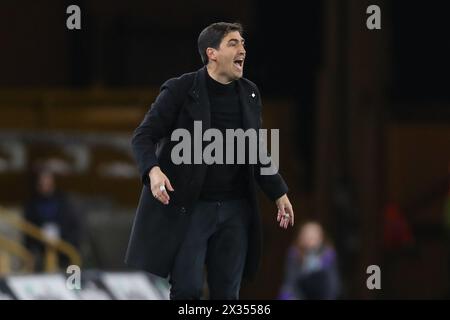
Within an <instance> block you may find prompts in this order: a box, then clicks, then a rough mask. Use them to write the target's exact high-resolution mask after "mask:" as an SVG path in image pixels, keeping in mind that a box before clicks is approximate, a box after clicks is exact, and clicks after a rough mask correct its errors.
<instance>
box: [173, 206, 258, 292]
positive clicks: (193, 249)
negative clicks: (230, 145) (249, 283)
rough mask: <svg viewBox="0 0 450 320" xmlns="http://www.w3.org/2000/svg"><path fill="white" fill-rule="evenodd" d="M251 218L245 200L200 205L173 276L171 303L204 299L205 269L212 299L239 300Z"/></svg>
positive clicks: (196, 207)
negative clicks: (172, 301)
mask: <svg viewBox="0 0 450 320" xmlns="http://www.w3.org/2000/svg"><path fill="white" fill-rule="evenodd" d="M249 218H250V205H249V203H248V200H247V199H245V198H243V199H236V200H227V201H223V202H218V201H216V202H209V201H208V202H206V201H199V202H197V204H196V205H195V207H194V210H193V212H192V217H191V221H190V224H189V228H188V231H187V234H186V238H185V240H184V242H183V244H182V245H181V247H180V250H179V252H178V254H177V256H176V258H175V262H174V265H173V268H172V272H171V273H170V277H169V282H170V284H171V289H170V299H172V300H180V299H183V300H191V299H201V298H202V291H203V284H204V282H203V280H204V267H205V265H206V269H207V282H208V287H209V298H210V299H221V300H237V299H239V289H240V285H241V279H242V274H243V270H244V265H245V259H246V255H247V242H248V240H247V235H248V225H249Z"/></svg>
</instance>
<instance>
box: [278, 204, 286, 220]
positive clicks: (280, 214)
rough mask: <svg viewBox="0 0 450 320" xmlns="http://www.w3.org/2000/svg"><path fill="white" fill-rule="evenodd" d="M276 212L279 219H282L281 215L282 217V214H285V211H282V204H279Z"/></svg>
mask: <svg viewBox="0 0 450 320" xmlns="http://www.w3.org/2000/svg"><path fill="white" fill-rule="evenodd" d="M278 214H279V216H280V219H281V220H283V217H284V214H285V212H284V206H283V205H281V206H280V207H279V208H278Z"/></svg>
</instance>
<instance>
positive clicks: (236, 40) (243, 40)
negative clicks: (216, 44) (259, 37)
mask: <svg viewBox="0 0 450 320" xmlns="http://www.w3.org/2000/svg"><path fill="white" fill-rule="evenodd" d="M231 41H235V42H239V40H238V39H230V40H228V43H230V42H231ZM240 42H242V43H245V39H244V38H242V40H241V41H240Z"/></svg>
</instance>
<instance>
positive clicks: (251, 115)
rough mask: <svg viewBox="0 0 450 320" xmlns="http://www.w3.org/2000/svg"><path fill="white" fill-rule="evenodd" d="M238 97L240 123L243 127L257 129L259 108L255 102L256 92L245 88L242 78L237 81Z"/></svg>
mask: <svg viewBox="0 0 450 320" xmlns="http://www.w3.org/2000/svg"><path fill="white" fill-rule="evenodd" d="M238 91H239V99H240V101H241V107H242V123H243V125H244V128H243V129H249V128H253V129H258V123H259V117H260V113H261V109H260V107H259V106H258V104H257V100H258V99H257V96H256V92H254V91H253V90H250V91H249V90H247V89H246V88H245V87H244V85H243V83H242V80H239V81H238Z"/></svg>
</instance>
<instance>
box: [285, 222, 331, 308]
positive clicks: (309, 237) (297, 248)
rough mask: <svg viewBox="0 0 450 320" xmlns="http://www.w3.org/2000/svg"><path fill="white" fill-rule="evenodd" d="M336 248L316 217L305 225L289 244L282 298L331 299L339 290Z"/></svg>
mask: <svg viewBox="0 0 450 320" xmlns="http://www.w3.org/2000/svg"><path fill="white" fill-rule="evenodd" d="M339 291H340V279H339V273H338V268H337V259H336V252H335V250H334V248H333V247H332V246H331V245H330V244H328V243H327V242H326V241H325V235H324V231H323V228H322V226H321V225H320V224H319V223H317V222H314V221H310V222H307V223H305V224H304V225H302V227H301V228H300V230H299V232H298V234H297V237H296V239H295V241H294V243H293V245H292V246H291V247H290V248H289V250H288V254H287V259H286V265H285V275H284V281H283V284H282V287H281V290H280V294H279V299H281V300H326V299H328V300H330V299H337V298H338V297H339V294H340V292H339Z"/></svg>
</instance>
